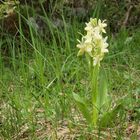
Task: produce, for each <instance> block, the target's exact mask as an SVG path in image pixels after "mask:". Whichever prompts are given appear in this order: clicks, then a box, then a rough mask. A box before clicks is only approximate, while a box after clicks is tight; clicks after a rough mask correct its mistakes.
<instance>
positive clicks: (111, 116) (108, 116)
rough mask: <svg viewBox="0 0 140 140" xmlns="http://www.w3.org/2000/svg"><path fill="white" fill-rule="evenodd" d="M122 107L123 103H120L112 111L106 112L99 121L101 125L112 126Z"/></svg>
mask: <svg viewBox="0 0 140 140" xmlns="http://www.w3.org/2000/svg"><path fill="white" fill-rule="evenodd" d="M122 109H123V106H122V104H119V105H118V106H116V107H115V108H114V109H112V110H111V111H109V112H106V113H104V114H103V115H102V117H101V119H100V122H99V125H100V127H108V126H111V125H112V124H113V122H114V121H115V120H116V116H117V115H118V114H119V112H120V111H121V110H122Z"/></svg>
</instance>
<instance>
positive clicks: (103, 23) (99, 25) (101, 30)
mask: <svg viewBox="0 0 140 140" xmlns="http://www.w3.org/2000/svg"><path fill="white" fill-rule="evenodd" d="M106 26H107V24H106V23H105V20H103V22H101V20H100V19H99V20H98V27H99V30H100V32H102V33H106V31H105V29H104V28H105V27H106Z"/></svg>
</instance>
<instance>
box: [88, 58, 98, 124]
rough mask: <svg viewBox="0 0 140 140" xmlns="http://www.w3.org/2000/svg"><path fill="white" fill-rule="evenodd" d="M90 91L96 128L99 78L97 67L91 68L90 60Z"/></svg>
mask: <svg viewBox="0 0 140 140" xmlns="http://www.w3.org/2000/svg"><path fill="white" fill-rule="evenodd" d="M90 64H91V67H90V73H91V89H92V91H91V92H92V93H91V94H92V105H93V108H92V109H93V124H94V125H95V126H96V123H97V119H98V107H97V97H98V77H99V65H96V66H93V60H91V63H90Z"/></svg>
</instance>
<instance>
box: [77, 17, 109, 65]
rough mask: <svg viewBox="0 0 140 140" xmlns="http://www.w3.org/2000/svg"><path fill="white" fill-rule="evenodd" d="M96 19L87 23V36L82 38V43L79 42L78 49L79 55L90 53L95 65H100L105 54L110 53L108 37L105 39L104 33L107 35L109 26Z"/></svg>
mask: <svg viewBox="0 0 140 140" xmlns="http://www.w3.org/2000/svg"><path fill="white" fill-rule="evenodd" d="M105 22H106V21H105V20H104V21H103V22H102V21H101V20H100V19H99V20H98V21H97V19H96V18H94V19H92V18H91V19H90V22H89V23H86V27H85V31H86V32H87V33H86V35H85V36H83V37H82V41H79V44H78V45H77V47H78V48H79V49H80V50H79V52H78V54H77V55H78V56H79V55H83V54H84V53H88V55H89V56H90V57H92V58H93V65H94V66H96V65H97V64H98V65H100V61H101V60H102V59H103V57H104V54H105V53H107V52H108V49H107V47H108V43H107V37H103V35H102V34H103V33H106V31H105V27H106V26H107V24H106V23H105Z"/></svg>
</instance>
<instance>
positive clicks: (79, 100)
mask: <svg viewBox="0 0 140 140" xmlns="http://www.w3.org/2000/svg"><path fill="white" fill-rule="evenodd" d="M73 98H74V100H75V101H76V104H77V106H78V108H79V110H80V111H81V113H82V114H83V116H84V117H85V119H86V120H87V122H88V123H89V124H90V123H91V122H92V120H91V114H90V111H89V109H88V106H87V104H86V102H85V100H84V99H83V98H82V97H80V96H79V95H78V94H75V93H73Z"/></svg>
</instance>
